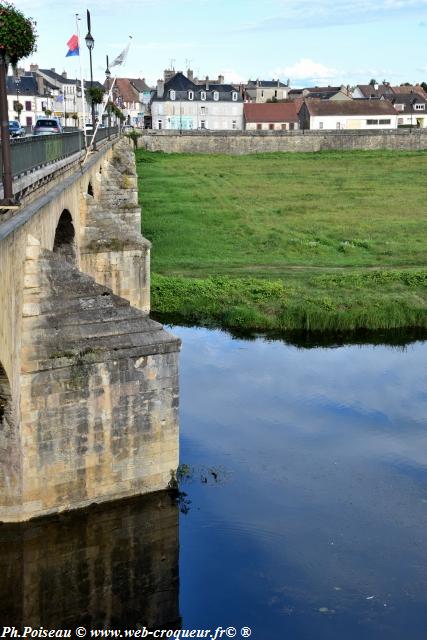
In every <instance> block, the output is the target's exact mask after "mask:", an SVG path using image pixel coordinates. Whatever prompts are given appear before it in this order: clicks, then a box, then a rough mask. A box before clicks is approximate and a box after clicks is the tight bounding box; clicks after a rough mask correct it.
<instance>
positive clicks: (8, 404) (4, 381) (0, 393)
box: [0, 362, 12, 431]
mask: <svg viewBox="0 0 427 640" xmlns="http://www.w3.org/2000/svg"><path fill="white" fill-rule="evenodd" d="M11 422H12V392H11V389H10V384H9V379H8V377H7V374H6V371H5V370H4V369H3V366H2V364H1V362H0V431H3V430H4V428H5V426H6V425H8V424H10V423H11Z"/></svg>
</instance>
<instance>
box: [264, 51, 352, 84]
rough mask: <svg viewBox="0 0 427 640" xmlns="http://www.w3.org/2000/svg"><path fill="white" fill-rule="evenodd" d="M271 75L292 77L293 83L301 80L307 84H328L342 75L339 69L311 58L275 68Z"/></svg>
mask: <svg viewBox="0 0 427 640" xmlns="http://www.w3.org/2000/svg"><path fill="white" fill-rule="evenodd" d="M270 75H272V76H273V77H279V78H290V80H291V84H293V85H294V84H295V82H299V83H301V81H304V82H305V83H306V84H311V83H312V82H320V83H321V84H326V83H328V82H330V81H331V80H335V79H336V78H337V77H338V76H340V77H341V76H342V74H341V73H340V72H339V71H338V70H337V69H333V68H331V67H327V66H325V65H324V64H321V63H320V62H315V61H314V60H310V58H301V59H300V60H298V62H296V63H295V64H293V65H290V66H287V67H282V68H276V69H273V71H272V72H271V73H270Z"/></svg>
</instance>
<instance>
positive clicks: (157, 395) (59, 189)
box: [0, 134, 179, 522]
mask: <svg viewBox="0 0 427 640" xmlns="http://www.w3.org/2000/svg"><path fill="white" fill-rule="evenodd" d="M64 135H66V134H64ZM50 138H54V136H50ZM58 141H59V139H58ZM24 143H25V144H27V146H28V145H30V146H29V148H31V144H30V143H26V141H25V140H24V141H23V143H22V148H23V147H24V146H25V144H24ZM39 143H40V144H41V141H39V140H38V141H37V145H39ZM67 144H68V143H67ZM76 144H77V146H78V144H80V143H79V142H78V141H77V143H76ZM15 146H16V147H18V146H19V147H20V148H21V143H19V144H17V145H14V147H15ZM51 146H52V145H51V144H50V142H49V145H48V147H46V149H47V150H49V149H50V151H49V153H51V151H52V149H51ZM56 146H58V149H59V147H60V145H59V142H58V145H56ZM74 147H75V145H74V146H72V145H71V147H70V149H71V151H72V153H71V155H66V153H65V152H66V150H65V149H63V150H62V151H61V150H60V149H59V150H60V151H61V154H62V152H63V153H65V157H61V158H59V159H58V158H56V159H55V158H54V161H53V163H51V164H49V165H46V166H42V167H39V168H37V167H36V168H35V170H34V171H33V169H34V167H33V169H31V170H30V169H29V171H30V173H28V174H25V175H23V176H21V177H18V178H17V181H16V185H17V187H16V188H17V189H18V190H19V189H20V193H21V207H20V209H19V210H18V211H17V212H13V214H12V213H11V212H9V213H6V214H5V215H2V216H1V217H0V271H1V273H2V281H1V285H0V294H1V300H2V304H1V305H0V521H6V522H15V521H23V520H28V519H30V518H32V517H34V516H40V515H47V514H51V513H55V512H57V511H62V510H67V509H72V508H77V507H85V506H88V505H90V504H92V503H94V502H95V503H97V502H101V501H106V500H113V499H117V498H122V497H129V496H132V495H136V494H138V493H147V492H150V491H158V490H162V489H165V488H166V486H167V484H168V482H169V480H170V474H171V471H172V470H174V469H176V467H177V464H178V350H179V341H178V340H177V339H175V338H174V337H173V336H171V335H170V334H168V333H167V332H166V331H164V330H163V328H162V326H161V325H160V324H158V323H157V322H154V321H153V320H152V319H151V318H150V317H149V308H150V243H149V242H148V241H147V240H145V239H144V238H143V237H142V236H141V211H140V208H139V205H138V192H137V177H136V171H135V159H134V154H133V150H132V145H131V142H130V141H129V140H126V139H119V138H116V139H114V140H112V141H108V140H104V142H103V144H102V145H100V147H99V149H98V151H97V152H96V153H92V154H91V155H90V156H89V158H88V160H87V162H85V163H84V164H82V155H83V154H84V151H83V150H81V151H79V150H78V149H77V151H76V149H75V148H74ZM46 149H45V151H46ZM70 149H69V150H68V151H70ZM51 160H52V158H51V157H50V161H51ZM30 164H31V162H30ZM37 166H38V165H37Z"/></svg>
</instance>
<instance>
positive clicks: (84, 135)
mask: <svg viewBox="0 0 427 640" xmlns="http://www.w3.org/2000/svg"><path fill="white" fill-rule="evenodd" d="M79 21H80V16H79V14H78V13H76V25H77V38H78V43H79V65H80V87H81V92H82V115H83V127H82V128H83V140H84V143H85V147H87V144H86V129H85V124H86V109H85V103H86V97H85V87H84V81H83V70H82V52H81V46H80V27H79Z"/></svg>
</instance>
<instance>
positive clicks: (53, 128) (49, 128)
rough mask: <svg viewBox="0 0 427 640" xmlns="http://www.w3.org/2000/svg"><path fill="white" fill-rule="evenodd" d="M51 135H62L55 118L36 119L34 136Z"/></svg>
mask: <svg viewBox="0 0 427 640" xmlns="http://www.w3.org/2000/svg"><path fill="white" fill-rule="evenodd" d="M51 133H62V127H61V125H60V124H59V122H58V120H56V119H55V118H37V120H36V124H35V125H34V127H33V135H34V136H45V135H49V134H51Z"/></svg>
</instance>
